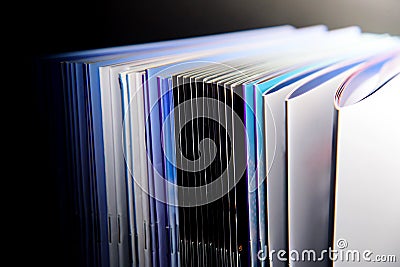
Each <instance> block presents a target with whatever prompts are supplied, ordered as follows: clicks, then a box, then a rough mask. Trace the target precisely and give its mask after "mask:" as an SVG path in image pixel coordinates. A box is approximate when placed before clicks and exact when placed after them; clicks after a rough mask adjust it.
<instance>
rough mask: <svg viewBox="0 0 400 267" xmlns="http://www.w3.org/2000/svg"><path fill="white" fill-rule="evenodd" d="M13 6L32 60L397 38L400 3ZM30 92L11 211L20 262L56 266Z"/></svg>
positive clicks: (239, 0)
mask: <svg viewBox="0 0 400 267" xmlns="http://www.w3.org/2000/svg"><path fill="white" fill-rule="evenodd" d="M16 5H17V6H18V5H20V7H18V9H16V10H18V12H19V16H17V17H16V19H21V20H23V21H21V22H22V23H21V25H22V28H21V29H20V30H19V31H14V35H18V36H17V38H16V40H18V42H20V43H22V44H24V46H25V49H27V53H28V57H31V58H32V59H34V58H36V57H38V56H40V55H47V54H53V53H59V52H66V51H76V50H84V49H92V48H101V47H110V46H120V45H128V44H135V43H145V42H153V41H160V40H167V39H176V38H183V37H190V36H199V35H205V34H214V33H221V32H230V31H236V30H245V29H251V28H260V27H267V26H274V25H281V24H291V25H294V26H297V27H303V26H310V25H315V24H325V25H327V26H328V27H329V28H330V29H335V28H340V27H345V26H351V25H359V26H361V28H362V29H363V31H366V32H376V33H391V34H395V35H400V1H399V0H202V1H197V0H196V1H194V0H160V1H154V0H153V1H151V0H147V1H145V0H143V1H137V0H109V1H104V0H101V1H93V0H84V1H78V0H70V1H67V0H59V1H53V2H38V1H31V2H29V3H20V2H17V3H16ZM6 27H7V25H6ZM23 55H24V56H25V53H23ZM24 60H25V59H24ZM32 62H33V61H32ZM32 70H33V68H32ZM32 73H33V78H34V72H32ZM33 80H34V79H32V81H33ZM27 88H29V87H27ZM29 91H30V93H33V95H32V96H31V94H28V97H26V98H27V99H28V101H30V102H31V104H33V106H34V108H33V111H32V112H27V113H26V114H25V115H24V118H26V120H25V121H28V126H27V127H30V128H28V130H29V136H30V137H29V138H26V142H27V143H28V146H27V147H29V148H30V149H29V151H28V153H27V154H28V155H26V156H25V158H26V159H29V160H27V161H28V162H29V163H33V164H32V165H33V166H32V167H29V168H28V167H24V168H20V170H19V172H20V173H21V172H22V175H23V177H24V178H25V179H23V183H24V184H26V187H27V191H28V192H29V193H28V194H27V196H28V200H27V201H26V202H25V203H24V204H23V205H22V206H21V207H19V208H17V209H16V210H17V211H21V210H23V212H19V213H21V214H23V217H24V218H23V222H25V228H24V229H23V230H22V231H23V239H18V240H22V243H23V244H26V246H25V245H24V248H23V249H22V250H23V253H24V254H23V255H21V257H22V259H24V258H25V259H26V260H28V262H31V263H32V262H38V263H40V265H41V266H45V265H50V266H57V265H61V264H57V263H55V262H54V260H53V259H52V258H53V257H55V258H58V259H59V260H60V261H63V260H65V259H61V258H59V255H60V249H62V245H60V244H59V239H58V236H57V234H56V232H57V231H55V229H56V228H57V224H58V221H57V220H58V217H57V209H58V205H57V195H56V193H55V190H54V188H55V181H54V176H52V175H51V170H52V167H53V166H51V163H50V162H51V161H50V160H49V159H50V158H49V157H51V155H49V154H48V153H46V151H48V142H47V140H48V138H49V136H47V135H46V133H44V132H43V131H42V129H41V126H42V125H41V124H42V122H41V119H40V115H38V113H37V112H35V110H37V108H38V106H37V104H36V103H38V101H37V95H35V90H29ZM35 105H36V106H35ZM29 122H31V123H29ZM25 131H26V129H25ZM24 140H25V139H24ZM26 150H27V149H26V148H24V150H23V151H26ZM30 152H31V153H30ZM28 166H30V165H29V164H28ZM26 178H28V179H26ZM24 240H25V241H24ZM18 244H19V245H20V243H18ZM26 250H27V251H26ZM25 252H26V253H27V255H25ZM30 252H32V253H30ZM28 255H29V256H28Z"/></svg>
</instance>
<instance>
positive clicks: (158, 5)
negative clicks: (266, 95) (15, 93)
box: [25, 0, 400, 54]
mask: <svg viewBox="0 0 400 267" xmlns="http://www.w3.org/2000/svg"><path fill="white" fill-rule="evenodd" d="M31 5H32V10H30V9H28V10H27V12H29V18H30V19H29V22H28V23H26V24H25V25H27V27H28V29H30V31H32V32H33V33H34V34H35V35H36V37H35V39H34V40H32V42H31V43H32V44H33V45H34V47H35V49H34V53H35V54H48V53H56V52H64V51H74V50H82V49H91V48H99V47H109V46H119V45H127V44H134V43H144V42H152V41H158V40H166V39H175V38H183V37H189V36H198V35H205V34H213V33H220V32H228V31H236V30H243V29H251V28H260V27H266V26H271V25H280V24H291V25H294V26H297V27H302V26H309V25H314V24H325V25H327V26H328V27H329V28H331V29H332V28H339V27H345V26H350V25H359V26H361V27H362V29H363V30H364V31H367V32H377V33H386V32H388V33H391V34H396V35H400V1H398V0H202V1H198V0H160V1H157V0H142V1H138V0H109V1H104V0H99V1H93V0H89V1H88V0H83V1H78V0H70V1H67V0H59V1H53V2H47V3H45V2H42V3H40V2H35V1H33V2H32V3H31Z"/></svg>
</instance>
